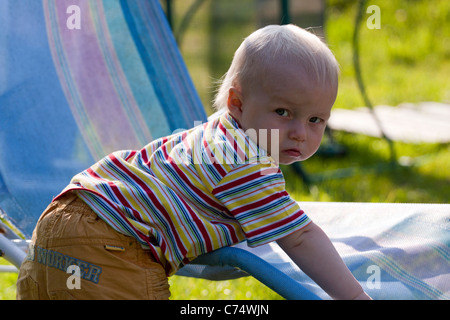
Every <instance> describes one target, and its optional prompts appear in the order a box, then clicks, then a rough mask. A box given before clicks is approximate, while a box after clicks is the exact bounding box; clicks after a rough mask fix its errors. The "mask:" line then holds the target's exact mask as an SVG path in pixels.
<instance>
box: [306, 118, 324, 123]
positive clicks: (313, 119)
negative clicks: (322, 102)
mask: <svg viewBox="0 0 450 320" xmlns="http://www.w3.org/2000/svg"><path fill="white" fill-rule="evenodd" d="M321 121H322V119H320V118H319V117H312V118H311V119H309V122H312V123H320V122H321Z"/></svg>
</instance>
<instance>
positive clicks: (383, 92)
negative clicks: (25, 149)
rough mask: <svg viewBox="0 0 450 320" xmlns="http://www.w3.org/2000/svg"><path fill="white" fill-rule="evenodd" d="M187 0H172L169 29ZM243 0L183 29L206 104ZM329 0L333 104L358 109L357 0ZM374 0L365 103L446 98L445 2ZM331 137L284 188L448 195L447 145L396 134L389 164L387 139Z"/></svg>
mask: <svg viewBox="0 0 450 320" xmlns="http://www.w3.org/2000/svg"><path fill="white" fill-rule="evenodd" d="M291 1H295V0H291ZM193 2H194V0H186V1H184V0H183V1H176V2H175V13H176V18H175V29H176V28H177V21H178V22H179V21H180V19H181V16H182V15H183V14H184V13H185V12H186V10H187V9H188V8H189V5H190V4H192V3H193ZM249 3H251V1H248V0H246V1H242V0H228V1H218V0H214V1H213V0H205V2H204V4H203V5H202V6H201V7H200V10H199V11H198V12H197V14H196V15H195V16H194V19H193V20H192V23H191V24H190V26H189V28H188V29H187V30H186V31H185V32H184V34H183V42H182V43H181V46H180V47H181V51H182V54H183V57H184V58H185V61H186V64H187V66H188V69H189V72H190V74H191V76H192V78H193V81H194V84H195V86H196V88H197V90H198V92H199V94H200V97H201V99H202V102H203V103H204V105H205V108H206V109H207V111H208V113H211V109H210V101H211V98H212V93H211V92H212V91H213V88H214V82H215V80H217V79H218V78H220V77H221V76H222V75H223V73H224V72H225V71H226V70H227V68H228V66H229V63H230V61H231V58H232V55H233V52H234V50H235V49H236V48H237V46H238V45H239V43H240V42H241V41H242V39H243V38H244V37H245V36H247V35H248V34H249V33H250V32H251V31H253V30H254V29H255V28H256V27H257V26H256V17H255V12H256V10H252V9H251V8H252V7H251V5H250V4H249ZM327 3H328V7H327V12H326V13H327V23H326V41H327V43H328V44H329V46H330V48H331V49H332V50H333V52H334V53H335V55H336V57H337V59H338V61H339V63H340V65H341V78H340V88H339V94H338V98H337V101H336V104H335V108H352V109H353V108H357V107H360V106H362V105H363V104H364V103H363V100H362V98H361V94H360V92H359V91H358V87H357V83H356V80H355V74H354V70H353V64H352V63H353V62H352V35H353V28H354V20H355V15H356V12H355V9H356V1H355V0H353V1H349V0H328V1H327ZM371 4H375V5H378V6H379V7H380V9H381V29H379V30H378V29H374V30H370V29H368V28H367V27H365V20H363V23H362V24H361V29H360V52H361V67H362V76H363V79H364V83H365V85H366V89H367V93H368V95H369V98H370V99H371V102H372V103H373V104H374V105H379V104H387V105H392V106H396V105H398V104H400V103H403V102H413V103H414V102H422V101H438V102H449V101H450V83H449V79H448V75H449V74H450V36H449V35H450V24H449V23H448V21H449V20H450V1H447V0H434V1H432V2H430V1H426V0H415V1H407V0H391V1H387V0H383V1H368V2H367V5H371ZM249 8H250V10H249ZM364 17H369V15H368V14H365V15H364ZM218 22H220V24H219V23H218ZM294 22H295V21H294ZM334 137H335V139H336V141H337V143H338V144H339V145H342V146H344V147H345V148H346V150H347V155H346V156H343V157H326V156H323V155H316V156H314V157H312V158H311V159H309V160H308V161H306V162H304V163H303V164H302V167H303V168H304V169H305V171H306V172H307V173H308V176H309V178H310V179H311V181H312V182H311V184H310V185H309V186H307V185H305V184H304V183H303V182H302V180H301V179H300V178H299V177H298V176H297V175H295V174H293V172H294V171H293V168H292V167H283V168H282V170H283V172H284V173H285V177H286V188H287V190H288V191H289V192H290V193H291V194H292V196H293V197H294V198H295V199H297V200H299V201H349V202H416V203H417V202H423V203H449V198H448V195H449V194H450V187H449V185H450V184H449V183H448V180H449V176H450V145H449V144H407V143H400V142H396V143H395V151H396V157H397V164H396V165H395V166H391V165H390V164H389V162H390V149H389V147H388V144H387V143H386V142H385V141H384V140H382V139H378V138H371V137H367V136H364V135H357V134H348V133H342V132H335V133H334ZM0 262H1V260H0ZM16 277H17V275H16V274H8V275H5V274H0V299H14V297H15V288H14V283H15V279H16ZM170 284H171V291H172V299H280V297H279V296H278V295H277V294H276V293H274V292H273V291H271V290H270V289H268V288H266V287H265V286H264V285H262V284H260V283H259V282H258V281H257V280H255V279H252V278H242V279H238V280H233V281H218V282H215V281H207V280H198V279H190V278H184V277H176V276H175V277H171V278H170Z"/></svg>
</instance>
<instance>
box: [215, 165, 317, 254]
mask: <svg viewBox="0 0 450 320" xmlns="http://www.w3.org/2000/svg"><path fill="white" fill-rule="evenodd" d="M213 194H214V196H215V197H216V198H217V199H218V200H219V201H220V202H221V203H222V204H223V205H224V206H225V207H226V208H227V209H228V210H229V214H231V215H232V216H233V217H234V218H235V219H236V220H237V221H238V222H239V223H240V225H241V227H242V230H243V231H244V234H245V236H246V238H247V243H248V245H249V246H251V247H256V246H259V245H263V244H266V243H269V242H272V241H275V240H278V239H280V238H283V237H285V236H287V235H288V234H290V233H292V232H294V231H297V230H299V229H301V228H303V227H305V226H306V225H308V224H309V223H310V222H311V220H310V219H309V217H308V216H307V215H306V214H305V213H304V212H303V211H302V210H301V209H300V206H299V205H298V203H297V202H296V201H294V200H293V199H292V198H291V197H290V195H289V194H288V193H287V192H286V190H285V182H284V177H283V174H282V172H281V170H280V169H279V167H278V166H275V165H274V164H271V163H265V164H264V163H260V162H259V163H254V164H246V165H241V166H237V167H236V168H235V169H233V170H232V171H230V172H229V173H228V174H227V175H226V176H225V177H224V178H223V179H222V180H221V181H220V183H219V184H218V185H217V186H216V187H215V188H214V190H213Z"/></svg>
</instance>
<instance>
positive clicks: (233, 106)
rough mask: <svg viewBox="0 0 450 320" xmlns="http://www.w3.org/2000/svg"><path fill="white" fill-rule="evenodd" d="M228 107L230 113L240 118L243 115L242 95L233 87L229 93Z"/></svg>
mask: <svg viewBox="0 0 450 320" xmlns="http://www.w3.org/2000/svg"><path fill="white" fill-rule="evenodd" d="M227 106H228V110H229V111H230V113H231V114H232V115H234V116H235V117H237V118H239V116H240V114H241V113H242V95H241V93H240V91H239V90H238V89H237V88H234V87H231V88H230V90H229V91H228V100H227Z"/></svg>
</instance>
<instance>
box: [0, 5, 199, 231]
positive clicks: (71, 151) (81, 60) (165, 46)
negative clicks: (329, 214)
mask: <svg viewBox="0 0 450 320" xmlns="http://www.w3.org/2000/svg"><path fill="white" fill-rule="evenodd" d="M71 5H77V6H78V7H79V8H80V10H81V11H80V18H81V20H80V21H81V23H80V26H81V29H69V28H68V26H67V21H68V20H69V19H70V18H71V15H72V14H73V13H70V12H69V13H67V9H68V8H69V6H71ZM0 21H2V28H0V42H1V45H0V108H1V116H0V147H1V150H2V152H1V153H0V208H2V210H3V211H4V212H6V213H7V215H8V217H9V218H10V219H11V220H12V221H13V223H14V224H15V225H16V226H17V227H19V229H21V230H22V231H23V232H24V233H25V235H26V236H30V235H31V233H32V231H33V229H34V226H35V224H36V222H37V219H38V217H39V215H40V214H41V213H42V211H43V210H44V209H45V207H46V206H47V205H48V204H49V203H50V202H51V201H52V198H53V197H54V196H56V195H57V194H58V193H59V192H60V191H61V190H62V189H63V188H64V187H65V186H66V185H67V184H68V182H69V181H70V179H71V177H72V176H74V175H75V174H76V173H78V172H80V171H82V170H84V169H86V168H87V167H89V166H90V165H92V164H93V163H94V162H95V161H96V160H98V159H100V158H101V157H103V156H104V155H106V154H107V153H109V152H112V151H116V150H120V149H124V148H125V149H132V148H141V147H142V146H144V145H145V144H147V143H148V142H150V141H151V140H153V139H155V138H159V137H161V136H164V135H168V134H171V133H173V132H174V131H176V130H179V129H187V128H191V127H192V126H193V125H194V123H195V121H206V113H205V111H204V109H203V106H202V104H201V102H200V99H199V97H198V94H197V92H196V90H195V88H194V86H193V83H192V81H191V79H190V77H189V75H188V72H187V69H186V67H185V65H184V62H183V60H182V58H181V54H180V52H179V51H178V48H177V46H176V43H175V39H174V37H173V35H172V33H171V30H170V29H169V26H168V24H167V21H166V18H165V15H164V12H163V10H162V8H161V7H160V4H159V1H147V0H104V1H92V0H89V1H87V0H43V1H29V0H2V1H1V2H0Z"/></svg>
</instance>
